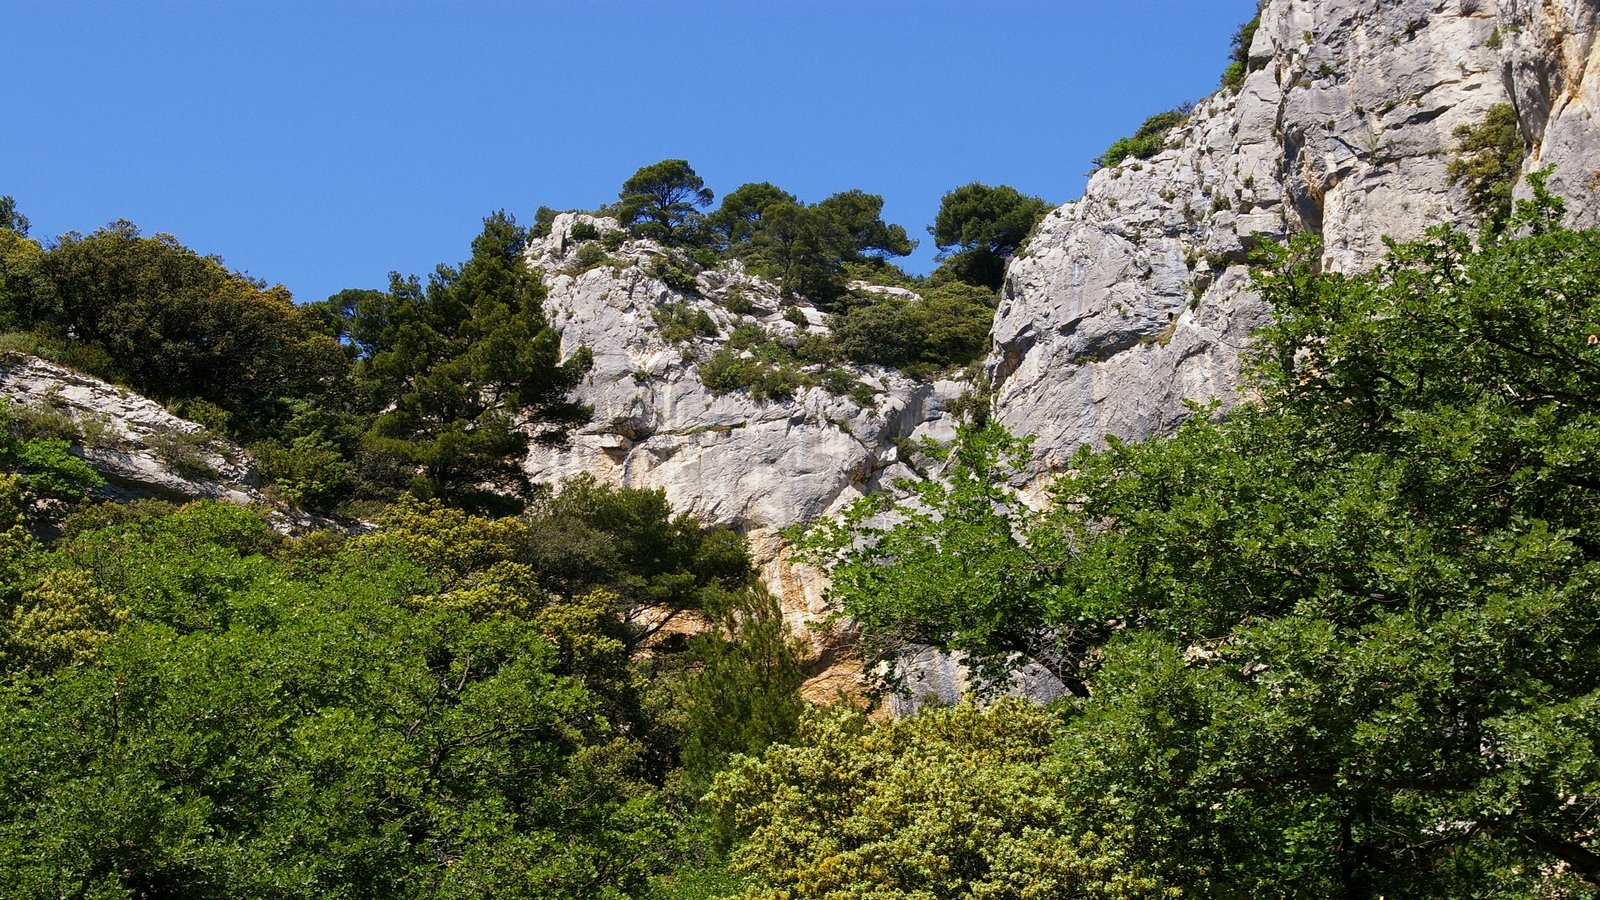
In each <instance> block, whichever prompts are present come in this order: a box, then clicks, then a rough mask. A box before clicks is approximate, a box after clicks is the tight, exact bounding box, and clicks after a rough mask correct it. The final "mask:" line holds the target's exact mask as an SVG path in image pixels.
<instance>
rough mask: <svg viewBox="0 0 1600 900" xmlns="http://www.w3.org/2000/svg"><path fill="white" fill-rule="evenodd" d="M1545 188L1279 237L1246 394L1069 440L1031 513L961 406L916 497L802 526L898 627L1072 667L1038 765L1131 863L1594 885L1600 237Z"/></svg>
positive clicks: (1337, 876)
mask: <svg viewBox="0 0 1600 900" xmlns="http://www.w3.org/2000/svg"><path fill="white" fill-rule="evenodd" d="M1557 212H1558V210H1557V209H1556V208H1555V207H1554V205H1553V202H1552V201H1551V200H1550V199H1549V198H1548V197H1547V196H1542V195H1541V199H1540V200H1539V202H1535V203H1524V204H1523V205H1522V208H1521V209H1520V210H1519V211H1518V212H1517V213H1516V214H1515V216H1514V218H1513V220H1512V221H1511V222H1510V223H1509V229H1508V230H1510V231H1513V232H1514V231H1516V230H1518V229H1521V230H1522V233H1523V234H1524V235H1525V236H1522V237H1517V238H1493V237H1489V238H1486V239H1485V243H1483V245H1482V246H1477V247H1475V246H1474V245H1473V243H1472V241H1471V240H1470V239H1469V238H1468V237H1466V236H1463V235H1461V234H1459V233H1455V232H1450V231H1436V232H1434V233H1433V234H1432V235H1431V236H1430V237H1429V238H1428V239H1426V240H1424V241H1420V242H1417V243H1414V244H1407V245H1396V246H1394V247H1393V249H1392V251H1391V254H1390V256H1389V258H1388V260H1387V261H1386V262H1385V263H1383V264H1382V265H1380V266H1379V267H1378V268H1377V269H1375V270H1374V271H1373V272H1371V273H1368V274H1364V275H1358V276H1344V275H1337V274H1330V273H1318V272H1317V270H1316V268H1315V266H1314V260H1315V259H1316V254H1315V253H1314V248H1313V247H1311V246H1309V245H1308V244H1305V243H1300V244H1296V245H1294V246H1293V247H1292V248H1290V249H1288V250H1284V251H1281V252H1280V253H1279V254H1278V255H1277V256H1276V257H1275V259H1274V261H1273V264H1272V265H1271V266H1270V267H1269V268H1267V269H1264V270H1263V271H1262V272H1261V275H1260V279H1259V281H1258V284H1259V287H1260V289H1261V290H1262V292H1263V294H1264V296H1265V297H1267V298H1268V299H1269V300H1270V301H1271V302H1272V304H1273V306H1274V308H1275V310H1276V319H1275V321H1274V323H1273V324H1272V325H1271V326H1270V327H1269V328H1267V329H1266V330H1265V331H1264V332H1263V333H1262V334H1261V335H1259V337H1258V347H1259V353H1258V358H1257V363H1258V367H1257V369H1256V372H1255V374H1254V376H1253V377H1254V384H1253V387H1254V390H1255V391H1256V393H1257V394H1258V396H1259V398H1260V399H1259V402H1258V403H1254V404H1249V405H1245V406H1241V407H1239V408H1237V409H1235V410H1233V411H1232V412H1230V413H1229V414H1227V415H1226V416H1222V417H1220V418H1217V417H1213V416H1206V415H1200V416H1196V417H1195V418H1194V419H1193V420H1191V421H1190V422H1189V423H1188V424H1187V425H1185V426H1184V427H1183V428H1182V429H1181V430H1180V431H1179V432H1178V433H1177V434H1175V435H1173V436H1172V437H1170V438H1165V439H1157V440H1151V441H1148V442H1146V443H1143V444H1139V445H1124V444H1120V443H1118V442H1115V441H1109V442H1108V446H1107V447H1105V448H1104V449H1101V450H1091V449H1085V450H1084V451H1082V452H1081V453H1080V454H1079V455H1078V456H1077V457H1076V458H1075V460H1074V461H1073V463H1072V468H1071V470H1070V473H1069V474H1068V475H1066V476H1064V477H1063V478H1062V479H1061V480H1059V481H1058V482H1057V483H1056V484H1055V486H1054V488H1053V491H1052V494H1053V497H1054V500H1055V503H1054V505H1053V506H1052V507H1051V508H1050V509H1049V510H1047V511H1044V512H1034V511H1030V510H1029V509H1028V508H1027V507H1026V506H1024V505H1022V504H1021V503H1020V502H1019V500H1018V498H1017V497H1016V496H1015V495H1014V494H1013V492H1012V491H1011V490H1010V489H1009V488H1007V487H1006V483H1007V475H1008V473H1009V472H1010V471H1012V467H1013V465H1014V464H1015V463H1016V462H1018V461H1020V458H1021V457H1020V455H1019V448H1018V446H1017V444H1016V442H1014V441H1012V440H1011V439H1009V438H1006V437H1005V436H1004V435H1003V434H1001V433H999V432H998V431H996V430H994V429H989V430H984V431H969V432H968V433H967V434H966V436H965V438H964V439H963V441H962V442H961V443H960V444H959V445H958V447H957V448H956V450H955V451H954V455H953V457H952V459H951V460H950V463H949V464H948V465H947V466H946V472H947V473H949V474H950V481H949V484H948V485H945V486H941V487H936V486H924V487H922V488H919V496H918V499H919V501H920V502H919V504H918V505H917V506H914V507H905V508H902V510H901V518H900V519H899V520H898V521H897V522H896V520H893V519H891V520H889V522H890V524H881V523H882V522H883V521H884V520H881V519H869V518H866V515H867V514H868V512H869V510H867V509H862V510H858V511H857V512H856V513H855V514H854V515H855V517H854V518H853V519H851V520H848V521H846V522H845V523H844V524H843V525H842V526H835V527H832V528H829V529H824V530H822V531H821V532H820V533H819V534H817V535H815V536H814V537H813V538H812V544H813V547H814V552H817V553H820V554H822V555H823V557H824V558H831V559H832V560H834V567H833V570H832V576H833V578H834V585H835V592H836V597H837V598H838V599H839V601H840V602H841V603H842V604H843V608H844V609H845V610H846V611H847V612H848V613H849V614H850V615H852V616H853V617H855V618H856V619H858V620H859V621H860V622H861V623H862V625H863V627H864V628H865V629H866V631H867V637H868V639H869V641H870V642H871V643H870V644H869V647H870V648H873V649H876V650H878V651H879V652H880V653H883V654H888V653H891V652H892V651H893V650H895V649H897V648H898V647H899V646H901V645H903V644H904V642H907V641H913V642H917V643H927V644H933V645H936V646H940V647H945V648H950V649H959V650H965V651H968V652H969V653H972V654H973V655H974V657H975V661H976V662H977V663H979V665H980V668H981V669H982V670H984V671H986V672H987V673H989V674H990V675H992V676H997V677H1003V676H1004V674H1005V673H1006V672H1008V671H1009V670H1011V669H1013V668H1014V667H1015V666H1016V665H1018V664H1019V663H1020V662H1023V661H1032V662H1037V663H1041V664H1043V665H1045V666H1047V667H1048V668H1050V669H1051V670H1053V671H1055V672H1056V673H1057V674H1058V675H1059V676H1060V677H1061V678H1062V679H1063V681H1064V682H1065V683H1066V684H1067V686H1068V687H1069V688H1070V689H1071V690H1072V693H1073V694H1075V695H1076V699H1075V700H1073V701H1072V702H1069V703H1067V704H1065V705H1064V706H1063V707H1062V708H1061V710H1060V715H1061V720H1060V722H1061V725H1060V732H1059V736H1058V737H1057V739H1056V741H1055V743H1054V744H1053V746H1052V749H1051V754H1050V759H1052V760H1056V761H1059V764H1060V765H1061V766H1062V767H1063V768H1062V770H1061V771H1062V775H1061V777H1060V779H1059V781H1058V782H1057V783H1056V784H1054V785H1052V786H1051V787H1050V788H1049V789H1048V790H1047V791H1044V792H1043V795H1044V796H1046V797H1051V798H1059V802H1062V803H1064V804H1066V808H1068V809H1071V810H1074V811H1075V815H1074V816H1073V817H1072V818H1071V820H1070V821H1067V822H1063V823H1061V825H1060V827H1062V828H1064V829H1066V831H1067V833H1068V834H1069V835H1072V836H1086V835H1099V836H1106V835H1124V834H1126V835H1131V836H1132V843H1131V844H1130V845H1129V847H1130V850H1129V853H1128V855H1127V856H1126V857H1124V858H1123V859H1122V861H1120V862H1118V863H1117V864H1116V867H1117V868H1118V869H1119V871H1122V872H1123V873H1124V874H1127V875H1129V876H1130V877H1131V876H1133V875H1136V874H1147V875H1150V876H1152V877H1155V878H1158V879H1159V880H1160V881H1161V882H1162V883H1164V884H1166V885H1168V886H1170V887H1174V888H1178V889H1181V890H1182V891H1183V892H1184V894H1185V895H1189V896H1199V897H1243V896H1318V897H1378V896H1383V897H1391V898H1393V897H1437V896H1496V897H1531V896H1548V897H1556V896H1560V897H1589V896H1595V894H1596V889H1597V886H1600V842H1597V839H1596V824H1597V819H1596V817H1595V812H1594V811H1595V809H1596V808H1597V806H1600V752H1597V750H1596V748H1597V747H1600V693H1597V691H1596V682H1595V677H1594V673H1595V672H1596V671H1600V643H1597V642H1596V641H1595V640H1594V622H1595V621H1596V620H1597V617H1600V606H1597V603H1600V546H1597V545H1596V544H1595V542H1594V540H1593V535H1594V534H1596V533H1597V530H1600V494H1597V491H1600V437H1597V435H1600V429H1597V425H1600V405H1597V403H1596V399H1595V398H1597V397H1600V339H1596V338H1595V337H1594V335H1595V333H1596V327H1597V323H1600V234H1597V233H1595V232H1587V231H1585V232H1574V231H1565V230H1561V229H1559V228H1557V227H1554V225H1553V222H1554V221H1555V220H1556V219H1557V218H1558V216H1557ZM883 739H888V738H887V737H885V738H883ZM971 740H978V738H973V739H971ZM822 745H823V746H827V744H826V742H823V744H822ZM866 752H867V751H866V750H864V749H859V748H858V749H855V750H846V751H841V752H839V753H836V754H834V755H832V756H830V757H829V758H830V763H829V764H830V765H832V766H836V767H837V769H838V770H840V771H856V769H855V767H856V766H858V765H869V764H870V763H869V762H868V761H867V760H868V759H869V757H866V756H863V754H864V753H866ZM768 759H769V762H768V763H766V765H769V766H772V767H776V768H775V769H774V771H779V772H781V771H786V770H784V769H782V766H783V765H784V764H783V763H782V762H781V760H782V757H781V756H773V755H770V754H769V757H768ZM784 777H787V776H784ZM982 784H983V782H981V781H980V780H979V779H978V778H977V777H976V775H966V776H963V777H962V778H960V779H957V780H956V783H955V784H954V785H953V786H951V787H950V788H949V789H947V790H946V791H944V792H943V793H941V794H940V795H939V797H940V798H942V799H940V800H939V801H938V802H939V803H940V804H941V805H942V808H943V809H946V810H952V811H953V810H956V809H958V808H960V807H959V806H958V805H957V804H958V803H961V802H965V801H964V800H962V799H959V798H966V797H968V796H970V795H971V794H973V793H975V792H981V791H983V790H984V788H983V787H982V786H981V785H982ZM879 795H880V796H883V797H884V798H885V799H883V800H882V801H881V802H884V803H888V802H889V801H888V800H887V795H884V794H882V792H881V791H880V794H879ZM755 802H756V801H754V800H750V801H748V802H747V803H745V804H743V805H741V806H740V808H739V811H737V812H736V813H735V814H736V815H740V816H743V817H744V818H742V819H740V821H741V822H742V823H743V825H744V827H745V828H746V829H749V831H748V833H749V834H751V835H752V836H753V837H752V839H753V840H758V841H765V842H767V844H768V845H771V841H772V840H773V838H772V837H770V835H773V834H781V835H786V836H787V837H785V838H784V840H787V841H791V842H798V841H802V840H803V841H804V843H791V844H787V845H785V846H795V847H800V846H816V847H821V846H829V847H833V846H837V847H839V848H841V849H847V848H849V847H852V846H860V847H865V846H866V845H865V844H859V843H850V842H851V841H855V840H858V839H856V838H847V837H846V835H847V834H852V835H853V834H858V833H859V831H850V830H848V828H847V827H846V826H844V825H842V824H841V825H839V826H837V827H835V826H833V825H832V824H827V823H824V824H820V825H819V824H816V823H814V822H813V821H811V820H810V819H808V818H805V817H802V816H797V815H795V814H793V813H791V812H790V811H788V810H787V809H781V808H776V807H756V806H755ZM1038 802H1043V801H1038ZM1051 802H1056V801H1055V800H1052V801H1051ZM751 810H755V811H754V812H752V811H751ZM951 814H956V813H954V812H952V813H951ZM928 815H929V817H933V815H934V814H932V813H929V814H928ZM893 827H894V828H896V829H907V830H908V831H907V833H912V832H910V831H909V829H912V828H913V827H914V825H913V824H912V823H911V822H909V821H908V822H906V823H904V824H902V823H895V824H894V825H893ZM800 835H809V837H805V838H803V839H802V838H801V837H799V836H800ZM890 840H892V838H889V837H888V836H885V835H880V836H878V837H876V838H875V841H890ZM945 858H946V859H957V858H960V857H957V856H954V855H946V856H945ZM782 859H786V860H787V859H793V860H796V862H795V863H788V862H783V863H779V864H778V865H779V866H780V867H782V868H784V869H785V871H787V870H788V867H789V866H791V865H799V864H801V861H803V860H804V857H794V856H791V857H782ZM935 862H937V860H931V861H930V864H933V863H935ZM838 865H841V866H845V867H846V868H848V867H851V866H856V867H861V870H862V871H867V870H868V869H869V868H870V867H869V864H868V863H867V862H865V861H861V860H856V859H852V860H848V861H841V862H839V863H838ZM761 871H763V872H766V871H767V870H761ZM764 877H767V878H769V879H773V883H783V882H781V881H780V880H777V879H779V878H780V875H779V874H767V875H765V876H764ZM835 877H839V878H848V877H865V876H864V875H862V874H860V872H856V873H853V874H850V873H847V874H838V875H836V876H835ZM930 896H939V895H938V894H936V893H935V894H930Z"/></svg>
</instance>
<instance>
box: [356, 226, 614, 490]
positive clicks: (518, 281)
mask: <svg viewBox="0 0 1600 900" xmlns="http://www.w3.org/2000/svg"><path fill="white" fill-rule="evenodd" d="M526 240H527V234H526V232H525V231H524V230H523V229H521V228H518V227H517V225H516V222H515V220H514V219H512V218H511V216H509V215H507V214H505V213H504V212H499V213H495V214H494V215H492V216H489V217H488V218H486V219H484V226H483V232H482V233H481V234H479V235H478V237H476V238H475V239H473V242H472V258H471V259H470V260H468V261H467V262H466V263H465V264H464V265H463V266H461V267H460V268H459V269H457V268H452V267H449V266H440V267H439V269H438V270H437V271H435V272H434V274H433V275H432V276H431V277H430V278H429V281H428V284H427V286H426V288H424V287H423V285H422V284H421V282H419V281H418V280H417V279H416V278H410V279H402V278H400V277H399V276H398V275H396V276H393V277H392V278H391V282H390V289H389V291H388V292H387V293H386V294H375V293H370V292H369V293H366V294H361V295H359V296H355V297H350V296H349V295H340V297H341V298H343V299H340V300H339V301H338V302H339V303H340V304H341V306H340V308H339V309H338V310H335V312H340V313H342V311H343V310H344V309H348V310H349V319H348V325H346V326H344V328H346V329H347V331H348V334H349V335H350V339H351V340H352V341H353V342H354V343H355V345H356V346H357V347H358V348H359V350H360V354H361V360H360V362H359V363H358V364H357V367H356V382H357V384H358V385H359V386H360V388H361V389H362V390H363V391H365V392H366V395H367V402H368V403H369V404H370V408H373V409H379V410H383V411H382V412H381V413H379V414H378V416H377V418H376V420H375V421H374V422H373V424H372V427H371V429H370V431H369V432H368V434H367V436H366V438H365V439H364V442H365V444H366V446H368V447H370V448H372V449H373V450H376V451H378V452H380V453H382V454H383V455H385V456H387V457H390V458H392V459H395V460H397V461H399V462H400V463H401V464H402V465H403V466H405V467H406V468H408V469H410V470H411V471H413V472H414V473H415V477H414V478H413V479H412V481H411V483H410V485H409V487H410V489H411V490H412V491H413V492H414V493H416V494H417V495H418V496H421V497H442V498H446V499H450V500H451V501H452V502H458V503H468V504H490V505H493V504H495V503H497V502H499V501H497V500H495V494H494V493H493V492H492V490H491V488H492V487H493V486H495V482H497V481H498V482H503V483H504V484H506V485H509V486H516V485H518V484H520V483H521V478H522V476H521V471H520V467H519V466H518V462H519V460H520V457H521V455H522V454H523V453H525V452H526V449H527V446H528V442H529V436H528V434H527V432H528V431H529V430H531V431H532V440H534V441H539V442H545V443H559V442H561V441H562V440H564V438H565V434H566V432H567V430H568V429H570V428H571V427H572V426H574V425H576V424H578V423H580V422H584V421H587V417H588V410H587V408H585V407H584V406H582V405H581V404H579V403H576V402H574V401H572V400H570V399H569V397H568V393H569V392H570V391H571V390H572V388H573V387H575V386H576V385H577V384H578V382H579V380H581V379H582V377H583V375H584V373H586V372H587V371H588V368H589V359H590V358H589V355H588V353H587V352H586V351H580V352H578V353H575V354H573V355H572V356H571V357H570V358H569V359H567V360H565V361H563V360H562V358H561V357H562V353H561V339H560V335H559V333H558V332H556V330H555V329H553V328H551V327H550V326H549V324H548V323H547V322H546V321H545V318H544V314H543V309H542V306H541V304H542V301H543V299H544V286H543V284H542V283H541V282H540V280H539V278H538V276H537V275H536V274H534V273H533V272H532V271H530V270H529V269H528V267H527V266H526V264H524V262H523V259H522V255H521V254H522V248H523V247H524V245H525V243H526Z"/></svg>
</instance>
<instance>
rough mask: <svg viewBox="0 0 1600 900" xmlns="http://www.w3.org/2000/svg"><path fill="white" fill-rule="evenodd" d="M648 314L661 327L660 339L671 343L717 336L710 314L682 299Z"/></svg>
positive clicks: (715, 325)
mask: <svg viewBox="0 0 1600 900" xmlns="http://www.w3.org/2000/svg"><path fill="white" fill-rule="evenodd" d="M650 316H651V318H653V319H655V323H656V327H657V328H659V329H661V339H662V340H664V341H666V342H668V343H671V344H678V343H683V342H685V341H692V340H694V339H695V338H700V337H716V336H717V323H716V322H715V321H713V320H712V318H711V315H710V314H709V313H707V312H706V311H705V310H703V309H696V308H695V307H693V306H690V305H689V304H687V303H684V302H682V301H679V302H676V303H672V304H669V305H667V306H661V307H657V308H656V309H655V310H653V311H652V312H651V313H650Z"/></svg>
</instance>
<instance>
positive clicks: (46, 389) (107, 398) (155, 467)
mask: <svg viewBox="0 0 1600 900" xmlns="http://www.w3.org/2000/svg"><path fill="white" fill-rule="evenodd" d="M0 399H4V400H5V401H6V402H8V403H9V404H10V405H11V408H12V414H13V415H16V416H18V417H19V418H25V419H28V420H29V421H30V422H31V423H32V430H35V431H44V432H47V433H50V434H54V435H56V436H59V437H63V438H66V439H68V440H70V441H71V442H72V443H73V451H72V452H73V453H74V454H76V455H77V456H79V457H81V458H82V459H83V460H84V461H86V462H88V463H89V465H91V466H93V467H94V469H95V471H97V472H99V473H100V475H101V476H102V477H104V478H105V479H106V486H105V488H103V489H102V493H103V494H104V495H106V496H108V497H112V498H117V499H133V498H141V497H151V498H155V499H159V500H173V501H185V500H200V499H221V500H232V501H233V502H235V503H254V502H259V501H260V500H261V499H262V498H261V495H260V494H259V493H258V492H257V491H256V485H257V478H256V473H255V468H254V466H253V465H252V464H251V462H250V459H249V457H248V456H247V455H246V454H245V452H244V450H243V449H241V448H240V447H238V446H235V445H234V444H231V443H229V442H227V441H225V440H221V439H218V438H215V437H214V436H211V435H208V434H207V433H206V432H205V429H204V428H202V427H201V426H200V425H198V424H197V423H195V422H191V421H189V420H188V419H183V418H180V417H178V416H175V415H173V414H172V413H170V412H168V411H167V410H166V409H165V408H163V407H162V406H161V405H160V404H159V403H156V402H154V401H152V400H148V399H146V398H144V397H141V396H139V395H138V394H135V393H133V392H132V391H129V390H127V389H125V388H119V387H117V386H116V385H113V384H108V383H106V382H104V381H101V380H99V379H97V378H91V377H89V376H87V375H83V374H80V373H78V372H74V371H72V370H70V369H65V368H62V367H61V366H58V365H55V364H53V363H49V362H46V361H44V360H42V359H39V358H37V357H32V356H25V355H21V354H7V355H4V356H0Z"/></svg>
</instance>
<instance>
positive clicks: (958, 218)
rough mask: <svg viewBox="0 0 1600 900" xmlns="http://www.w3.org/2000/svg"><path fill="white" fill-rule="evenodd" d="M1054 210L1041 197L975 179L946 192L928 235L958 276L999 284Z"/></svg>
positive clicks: (989, 283) (988, 285) (984, 283)
mask: <svg viewBox="0 0 1600 900" xmlns="http://www.w3.org/2000/svg"><path fill="white" fill-rule="evenodd" d="M1049 211H1050V204H1049V203H1047V202H1045V201H1044V200H1043V199H1041V198H1039V197H1030V196H1027V195H1025V194H1022V193H1021V192H1019V191H1018V190H1017V189H1016V188H1013V187H1008V186H1006V185H999V186H997V187H995V186H990V185H987V184H982V183H979V182H976V181H974V182H973V183H971V184H965V185H962V186H961V187H958V188H956V189H955V190H953V191H951V192H949V193H948V194H945V195H944V197H943V198H942V199H941V200H940V201H939V213H938V215H937V216H936V217H935V218H934V221H933V225H932V227H930V228H929V229H928V233H929V234H932V235H933V240H934V243H935V244H937V245H938V246H939V250H940V251H941V252H942V253H943V254H944V258H945V261H944V267H945V268H946V269H947V270H948V271H949V272H950V273H951V274H953V275H954V276H955V277H956V278H959V279H960V280H962V281H966V282H968V283H971V284H979V285H983V286H985V287H990V288H999V287H1000V283H1001V282H1002V281H1003V280H1004V278H1005V261H1006V259H1008V258H1010V256H1011V255H1012V254H1014V253H1016V252H1017V248H1018V247H1020V246H1022V242H1023V241H1024V240H1026V239H1027V237H1028V235H1029V233H1030V232H1032V231H1033V227H1034V226H1035V225H1036V224H1038V222H1039V220H1040V219H1042V218H1044V214H1045V213H1047V212H1049Z"/></svg>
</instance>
